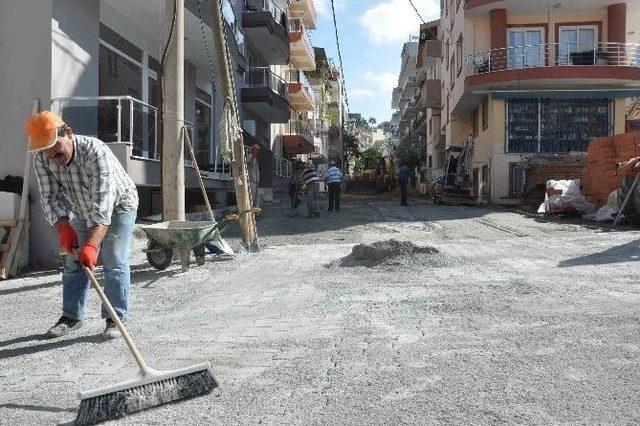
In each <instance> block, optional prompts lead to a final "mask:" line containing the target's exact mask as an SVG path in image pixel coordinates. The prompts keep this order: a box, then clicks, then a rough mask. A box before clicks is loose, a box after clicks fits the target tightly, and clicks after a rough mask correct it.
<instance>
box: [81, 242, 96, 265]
mask: <svg viewBox="0 0 640 426" xmlns="http://www.w3.org/2000/svg"><path fill="white" fill-rule="evenodd" d="M78 261H79V262H80V263H82V264H83V265H84V266H86V267H87V268H89V269H93V268H95V267H96V263H98V247H96V246H94V245H93V244H91V243H85V244H84V245H83V246H82V248H81V249H80V251H79V252H78Z"/></svg>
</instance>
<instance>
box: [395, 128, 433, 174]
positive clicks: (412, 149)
mask: <svg viewBox="0 0 640 426" xmlns="http://www.w3.org/2000/svg"><path fill="white" fill-rule="evenodd" d="M394 152H395V156H396V158H398V159H399V160H400V161H403V162H405V163H406V164H407V165H408V166H409V167H417V166H419V165H420V163H421V162H423V161H424V160H425V159H426V155H427V154H426V147H425V145H424V143H423V142H422V141H420V139H418V138H417V137H415V136H414V137H411V136H409V137H405V138H403V139H401V140H400V142H398V144H397V145H396V146H395V148H394Z"/></svg>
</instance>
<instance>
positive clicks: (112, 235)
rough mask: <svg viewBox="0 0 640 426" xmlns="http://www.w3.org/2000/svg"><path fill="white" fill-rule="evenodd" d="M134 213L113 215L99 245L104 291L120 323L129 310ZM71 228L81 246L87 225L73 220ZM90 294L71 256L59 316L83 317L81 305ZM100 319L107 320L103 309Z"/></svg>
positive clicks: (63, 286) (64, 275) (66, 260)
mask: <svg viewBox="0 0 640 426" xmlns="http://www.w3.org/2000/svg"><path fill="white" fill-rule="evenodd" d="M136 214H137V212H136V211H135V210H133V211H126V212H122V213H120V214H117V213H113V215H112V216H111V225H109V229H108V230H107V234H106V235H105V236H104V239H103V240H102V244H101V246H100V258H101V259H102V265H103V270H104V276H105V278H104V283H103V287H104V292H105V294H106V295H107V298H108V299H109V301H110V302H111V304H112V305H113V308H114V309H115V311H116V312H117V313H118V316H119V317H120V318H122V319H123V320H124V319H126V318H127V311H128V309H129V290H130V289H131V274H130V271H129V255H130V253H131V235H132V234H133V227H134V225H135V223H136ZM71 226H72V227H73V229H74V230H75V231H76V233H77V234H78V244H79V245H80V246H82V245H83V244H84V242H85V240H86V238H87V222H86V221H85V220H83V219H78V218H76V219H74V220H73V221H71ZM90 291H91V288H90V285H89V279H88V278H87V276H86V275H85V273H84V271H83V270H82V266H81V265H80V263H79V262H78V261H76V259H75V257H74V256H67V257H66V259H65V264H64V272H63V274H62V315H64V316H66V317H69V318H73V319H76V320H79V319H82V317H83V316H84V305H85V302H86V300H87V296H88V295H89V292H90ZM102 318H109V312H108V311H107V310H106V309H105V307H104V306H103V307H102Z"/></svg>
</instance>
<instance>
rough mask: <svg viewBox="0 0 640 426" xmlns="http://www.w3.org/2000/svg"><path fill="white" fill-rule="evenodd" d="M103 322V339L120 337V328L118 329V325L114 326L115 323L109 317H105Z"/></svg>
mask: <svg viewBox="0 0 640 426" xmlns="http://www.w3.org/2000/svg"><path fill="white" fill-rule="evenodd" d="M104 322H105V327H104V331H103V332H102V337H103V338H104V339H105V340H113V339H117V338H118V337H120V330H118V327H116V323H115V322H113V320H112V319H111V318H107V319H105V320H104Z"/></svg>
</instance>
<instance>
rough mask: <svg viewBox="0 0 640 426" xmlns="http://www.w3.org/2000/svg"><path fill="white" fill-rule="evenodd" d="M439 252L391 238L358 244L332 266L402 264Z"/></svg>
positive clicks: (435, 249) (431, 248) (432, 248)
mask: <svg viewBox="0 0 640 426" xmlns="http://www.w3.org/2000/svg"><path fill="white" fill-rule="evenodd" d="M439 253H440V252H439V251H438V249H437V248H435V247H430V246H418V245H416V244H413V243H412V242H410V241H398V240H395V239H389V240H384V241H376V242H374V243H372V244H357V245H355V246H354V247H353V249H352V251H351V254H349V255H348V256H345V257H343V258H342V259H339V260H338V261H337V262H334V263H332V264H331V265H330V266H341V267H356V266H365V267H375V266H393V265H401V264H402V263H404V262H403V261H405V260H417V259H416V257H419V256H432V255H437V254H439ZM418 263H420V262H418Z"/></svg>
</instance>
